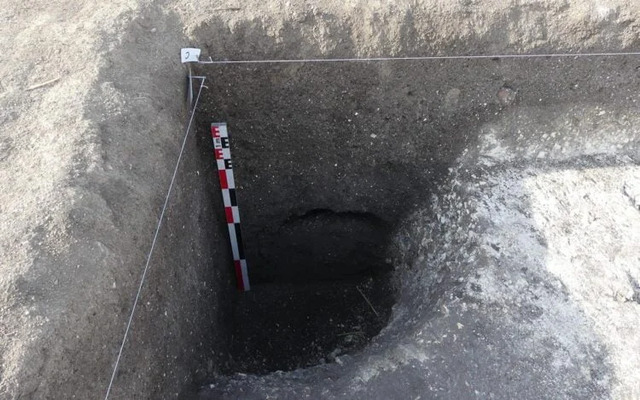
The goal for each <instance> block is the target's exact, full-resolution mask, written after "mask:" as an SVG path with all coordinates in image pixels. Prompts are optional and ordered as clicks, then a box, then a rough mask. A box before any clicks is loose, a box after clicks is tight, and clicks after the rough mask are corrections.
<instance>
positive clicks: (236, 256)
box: [211, 122, 250, 291]
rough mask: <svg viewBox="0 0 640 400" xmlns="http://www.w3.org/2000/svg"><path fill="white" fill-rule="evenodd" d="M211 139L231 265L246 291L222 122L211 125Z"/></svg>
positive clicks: (234, 194)
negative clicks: (226, 228)
mask: <svg viewBox="0 0 640 400" xmlns="http://www.w3.org/2000/svg"><path fill="white" fill-rule="evenodd" d="M211 137H212V138H213V147H214V152H215V156H216V163H217V164H218V176H219V177H220V189H222V200H223V202H224V211H225V215H226V218H227V227H228V228H229V240H230V241H231V252H232V253H233V264H234V267H235V270H236V280H237V282H238V289H240V290H244V291H247V290H249V289H250V286H249V273H248V271H247V260H245V258H244V257H245V256H244V245H243V243H242V234H241V231H240V211H239V210H238V202H237V200H236V185H235V181H234V179H233V165H232V163H231V149H230V148H229V133H228V131H227V124H226V123H224V122H221V123H215V122H214V123H213V124H211Z"/></svg>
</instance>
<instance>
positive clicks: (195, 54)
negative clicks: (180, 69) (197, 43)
mask: <svg viewBox="0 0 640 400" xmlns="http://www.w3.org/2000/svg"><path fill="white" fill-rule="evenodd" d="M180 59H181V60H182V63H183V64H184V63H188V62H198V60H199V59H200V49H194V48H186V49H182V50H180Z"/></svg>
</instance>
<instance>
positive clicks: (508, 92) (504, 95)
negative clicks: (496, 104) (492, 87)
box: [498, 86, 518, 106]
mask: <svg viewBox="0 0 640 400" xmlns="http://www.w3.org/2000/svg"><path fill="white" fill-rule="evenodd" d="M517 95H518V92H516V91H515V90H513V89H511V88H508V87H506V86H503V87H502V88H501V89H500V90H498V100H499V101H500V104H502V105H503V106H510V105H512V104H514V103H515V102H516V98H517Z"/></svg>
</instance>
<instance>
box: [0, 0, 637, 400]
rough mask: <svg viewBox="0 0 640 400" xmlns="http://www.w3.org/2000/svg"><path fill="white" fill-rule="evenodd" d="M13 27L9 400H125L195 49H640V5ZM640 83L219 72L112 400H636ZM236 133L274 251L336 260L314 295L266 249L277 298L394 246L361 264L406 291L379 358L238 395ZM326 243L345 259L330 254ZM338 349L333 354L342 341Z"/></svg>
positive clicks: (3, 278) (21, 21) (5, 259)
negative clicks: (216, 158) (217, 156)
mask: <svg viewBox="0 0 640 400" xmlns="http://www.w3.org/2000/svg"><path fill="white" fill-rule="evenodd" d="M0 20H1V21H2V24H0V54H1V56H0V185H2V186H1V188H0V189H1V190H0V397H2V398H7V399H69V398H77V399H93V398H103V397H104V393H105V391H106V387H107V384H108V382H109V377H110V375H111V371H112V367H113V363H114V362H115V358H116V354H117V351H118V347H119V345H120V341H121V339H122V335H123V333H124V328H125V325H126V322H127V319H128V317H129V312H130V310H131V305H132V302H133V297H134V295H135V291H136V290H137V287H138V283H139V278H140V275H141V273H142V268H143V266H144V263H145V258H146V254H147V252H148V250H149V246H150V243H151V239H152V237H153V232H154V229H155V226H156V223H157V218H158V215H159V211H160V208H161V206H162V204H163V201H164V196H165V194H166V190H167V187H168V184H169V180H170V178H171V174H172V172H173V167H174V164H175V160H176V158H177V155H178V151H179V148H180V143H181V140H182V134H183V133H184V128H185V121H186V119H187V117H188V108H187V106H186V103H185V74H186V70H185V68H184V67H183V66H182V65H180V64H179V61H178V54H179V49H180V48H181V47H185V46H187V45H193V46H196V47H201V48H202V49H203V51H204V53H206V54H207V55H211V56H212V57H214V58H215V59H261V58H299V57H362V56H412V55H426V54H428V55H432V54H446V55H449V54H491V53H494V54H495V53H522V52H558V51H562V52H564V51H573V52H583V51H624V50H636V51H637V50H639V49H640V40H639V39H638V37H639V36H638V35H639V30H640V6H638V5H637V4H635V3H630V2H628V1H622V0H615V1H614V0H611V1H590V0H589V1H588V0H579V1H572V2H568V1H560V2H558V1H551V0H531V1H526V2H522V1H516V0H513V1H509V2H504V1H485V2H478V1H472V0H469V1H456V2H450V1H423V2H418V3H416V2H412V1H404V0H402V1H396V2H393V3H386V2H363V1H346V2H345V1H343V2H333V1H326V2H321V3H316V2H303V1H291V2H286V3H284V4H283V3H280V2H269V1H266V2H265V1H261V2H258V1H248V2H247V1H246V2H242V3H237V2H233V3H232V2H228V1H186V0H185V1H183V0H175V1H166V0H165V1H138V0H122V1H112V2H107V3H104V4H103V3H99V4H98V3H95V2H88V1H75V2H68V1H64V0H58V1H53V2H41V1H26V2H25V1H15V0H5V1H4V2H3V6H2V7H0ZM639 67H640V59H639V58H638V57H626V58H623V57H617V58H607V59H566V60H557V59H540V60H536V61H527V60H517V61H514V60H512V61H507V60H502V61H500V60H484V61H474V62H470V61H456V62H453V61H443V62H429V63H398V62H390V63H383V64H372V63H366V64H358V65H351V64H348V65H347V64H344V65H325V66H307V65H298V64H295V65H287V66H259V67H258V66H243V67H237V66H225V67H216V68H213V67H207V68H206V69H205V68H203V69H202V70H201V71H199V73H202V74H206V75H207V77H208V85H207V88H206V89H205V95H206V96H205V99H206V100H205V102H203V107H202V108H201V109H200V111H199V113H198V115H197V121H196V122H197V123H196V125H197V129H194V131H193V132H192V135H191V137H190V138H189V141H188V142H187V147H186V153H185V154H186V157H185V159H184V162H183V164H182V165H181V168H180V171H179V174H178V176H177V181H176V187H175V192H174V193H173V195H172V198H171V201H170V203H169V209H168V214H167V215H166V220H165V221H164V222H165V225H164V228H163V230H162V231H161V235H160V237H159V241H158V244H157V248H156V251H155V253H154V257H153V259H152V264H151V265H152V268H151V270H150V273H149V276H148V279H147V282H146V284H145V286H144V288H143V292H142V301H141V303H140V308H139V309H138V313H137V314H136V317H135V318H134V320H133V325H132V335H131V337H130V339H129V341H128V343H127V346H125V352H124V358H123V361H122V364H121V366H120V370H119V374H118V375H117V379H116V381H115V386H114V391H113V392H112V397H111V398H114V399H116V398H117V399H147V398H149V399H158V398H176V397H179V396H182V397H185V398H194V397H196V396H200V397H202V398H256V399H263V398H269V397H271V398H292V399H294V398H295V399H300V398H327V399H331V398H340V399H354V398H355V399H357V398H376V399H378V398H379V399H389V398H414V399H417V398H421V399H426V398H448V399H467V398H469V399H471V398H504V399H507V398H529V399H534V398H572V399H577V398H585V399H586V398H616V399H626V398H637V397H638V396H640V387H639V386H638V382H640V375H639V373H640V372H639V371H640V360H639V359H638V356H637V355H638V354H640V342H639V341H638V339H637V338H638V335H636V334H635V333H636V330H637V327H638V326H640V321H639V319H640V316H639V315H640V308H639V307H640V300H639V299H640V286H639V283H638V282H640V270H639V265H640V259H639V254H638V249H637V243H638V241H639V239H640V237H638V232H640V212H639V210H640V208H639V201H640V200H639V198H640V172H639V170H638V165H639V164H640V154H639V153H638V148H639V147H638V145H639V132H640V128H639V127H640V120H638V112H637V111H638V110H637V107H638V101H639V99H638V93H640V92H639V90H638V89H639V85H640V84H639V81H638V79H639V76H638V68H639ZM214 119H215V120H225V121H227V122H229V124H230V129H231V132H232V134H233V135H235V137H236V138H238V139H237V140H236V141H235V142H234V144H233V146H236V147H235V148H234V154H236V155H237V158H238V159H237V162H236V165H237V167H236V168H237V174H238V178H239V181H241V182H243V183H242V184H243V186H244V187H243V190H244V195H243V196H244V199H243V203H242V204H243V213H245V215H246V218H247V222H248V223H249V222H250V225H249V226H248V229H249V230H248V233H249V234H250V236H253V237H255V238H260V237H261V236H260V234H261V232H262V235H263V236H262V239H263V240H262V243H266V244H269V243H275V244H277V243H278V242H277V241H274V240H273V238H272V236H273V235H274V234H275V233H277V232H280V234H282V235H283V236H284V237H288V239H287V240H286V241H285V243H290V244H292V245H294V246H298V247H297V248H298V249H299V251H298V253H304V252H309V251H311V252H312V253H311V254H313V259H314V263H312V264H309V265H308V266H309V269H308V270H304V269H302V270H298V267H297V266H299V265H300V262H299V261H298V260H297V259H294V260H292V261H291V262H290V263H288V264H287V263H284V264H283V265H282V266H281V268H280V267H279V266H280V264H279V263H278V262H277V260H278V259H279V257H281V256H282V253H283V252H285V251H286V248H287V246H286V245H285V246H282V244H281V247H280V248H277V247H276V248H275V250H273V252H272V253H269V252H264V251H262V252H261V249H260V247H259V245H255V246H258V247H254V248H249V249H248V251H249V252H253V254H254V258H255V257H257V258H258V259H260V260H262V261H261V263H259V264H270V265H271V267H270V268H269V270H265V272H264V274H263V275H262V276H261V277H260V276H259V275H260V272H259V273H258V275H257V277H259V278H260V279H262V280H263V281H264V282H267V281H272V282H273V281H275V280H278V279H280V281H281V282H284V284H287V285H290V284H291V282H294V281H295V280H296V279H298V280H299V279H300V277H307V276H309V275H314V274H315V276H316V277H319V276H322V273H323V267H322V266H323V265H330V266H332V267H333V268H335V271H343V272H344V271H353V270H354V269H357V268H362V262H358V263H355V264H354V263H347V262H338V263H337V264H336V261H335V260H336V259H340V260H344V258H345V257H346V258H349V257H350V254H351V253H350V252H352V250H353V249H354V246H355V247H362V246H364V247H365V248H367V247H368V248H371V249H375V248H376V247H378V248H379V247H383V246H384V244H386V247H385V248H384V251H382V250H381V251H380V253H379V254H378V253H376V252H375V251H369V252H368V253H367V254H369V255H373V256H372V258H366V257H365V258H364V259H363V262H364V263H366V264H367V265H371V264H372V260H378V261H380V263H379V265H378V266H381V267H383V268H388V265H392V266H393V268H394V269H395V276H396V278H397V280H398V282H399V287H398V289H399V290H398V292H397V296H396V298H395V301H396V305H395V306H394V307H393V309H392V310H390V319H389V322H388V325H387V326H386V327H384V328H383V329H382V331H381V332H380V333H379V334H378V335H377V336H375V337H374V338H373V339H372V340H371V342H370V343H368V344H367V345H366V346H359V347H358V346H356V347H357V348H358V349H360V350H359V351H356V352H353V353H351V354H348V355H338V354H337V353H336V354H334V355H333V356H332V358H331V359H326V360H325V361H332V360H334V362H328V363H326V364H322V365H318V366H315V367H310V368H306V369H300V370H295V371H289V372H275V373H272V374H268V375H262V376H254V375H232V376H227V377H223V376H222V373H223V372H225V373H226V372H228V371H237V372H242V371H241V369H243V368H245V367H242V366H240V367H238V364H237V363H234V359H233V358H232V355H231V354H230V349H232V348H233V347H234V346H236V347H238V344H239V343H237V342H233V336H232V334H233V332H234V329H238V328H237V324H236V325H234V323H233V321H234V319H235V318H236V316H237V315H238V312H237V311H235V314H234V311H233V310H234V307H237V306H238V305H240V304H241V302H242V301H246V299H244V300H243V299H242V298H241V297H240V296H241V295H240V294H239V293H236V292H235V291H234V290H233V286H234V285H233V281H232V274H231V271H230V268H229V251H228V248H227V242H226V240H227V239H226V236H225V231H224V229H225V227H224V225H223V224H222V223H221V222H222V216H221V215H220V213H219V211H218V210H219V206H220V199H219V193H218V192H217V187H216V185H215V180H214V179H212V177H214V176H215V174H214V171H213V167H214V165H213V163H212V162H211V153H210V151H211V149H210V138H209V137H208V136H207V129H206V127H207V125H208V124H209V123H210V122H212V120H214ZM327 148H329V149H331V151H330V152H325V149H327ZM276 158H277V159H279V160H282V164H275V163H274V162H273V160H274V159H276ZM292 167H294V168H292ZM285 171H292V172H290V173H289V174H288V175H286V174H285ZM283 174H284V176H285V177H286V179H285V180H284V181H281V180H277V181H276V180H275V179H276V177H278V179H280V177H282V176H283ZM278 184H280V185H281V186H282V189H281V190H282V192H281V193H280V194H278V195H277V194H276V190H275V187H276V185H278ZM329 187H332V188H333V189H332V190H327V188H329ZM292 199H293V200H292ZM313 210H316V211H315V212H316V213H318V212H319V214H314V211H313ZM323 210H325V211H323ZM308 213H311V214H308ZM323 213H325V214H326V215H324V217H318V215H322V214H323ZM305 215H307V216H309V215H310V216H311V217H309V218H306V219H307V221H306V222H305V221H304V220H305V218H302V219H300V218H301V217H304V216H305ZM314 215H315V216H314ZM354 215H355V216H363V215H365V216H367V217H366V218H360V217H354ZM345 217H346V218H345ZM243 218H244V217H243ZM296 218H297V219H296ZM251 221H252V222H251ZM336 226H337V227H343V228H341V229H337V230H336ZM316 229H318V230H319V232H320V233H321V235H319V236H322V235H333V236H335V238H338V239H336V240H335V242H334V244H333V245H332V246H329V247H336V246H338V244H340V245H341V246H342V247H340V252H339V253H337V254H338V255H333V256H331V255H330V252H329V251H328V250H327V249H328V248H329V247H322V246H320V247H315V246H309V245H308V243H309V241H313V240H314V236H313V235H312V234H311V233H312V232H313V231H315V230H316ZM345 230H347V231H348V230H351V231H352V232H354V235H353V236H356V235H357V236H358V237H359V238H360V239H361V242H357V241H351V240H347V239H350V237H349V235H346V236H344V234H343V232H344V231H345ZM274 232H275V233H274ZM341 234H342V235H343V236H340V235H341ZM305 235H306V236H305ZM345 238H346V239H345ZM302 239H305V240H302ZM296 240H299V241H300V242H299V243H298V242H296ZM252 243H257V242H252ZM266 247H268V246H265V248H266ZM314 251H315V252H316V253H313V252H314ZM383 253H384V254H385V257H384V260H381V259H382V258H383V257H382V256H381V255H382V254H383ZM387 253H389V258H390V260H389V261H388V262H387V260H386V258H387V257H386V254H387ZM332 257H334V258H332ZM315 261H317V262H315ZM373 264H375V263H373ZM301 268H304V267H301ZM364 270H366V268H364ZM335 271H334V272H335ZM359 271H360V272H362V271H363V270H359ZM334 272H332V273H331V275H332V276H333V275H334ZM260 279H258V280H260ZM314 279H315V278H314ZM265 290H266V289H265ZM332 290H338V289H337V288H330V289H327V292H326V293H331V292H332ZM258 293H259V291H256V294H258ZM269 299H270V301H277V297H276V296H273V297H269ZM336 299H339V296H334V295H330V300H331V301H336V302H337V303H338V304H341V301H338V300H336ZM361 299H362V297H360V298H358V300H357V301H359V302H360V303H358V304H357V305H354V307H353V310H361V314H362V313H364V312H368V311H366V310H367V308H366V307H365V306H364V303H361ZM355 301H356V300H353V301H352V300H349V299H348V298H345V300H344V302H355ZM329 303H330V301H329ZM268 304H271V303H269V302H265V303H264V304H260V303H258V306H267V305H268ZM258 306H255V307H256V308H255V309H258V308H259V307H258ZM337 307H340V305H338V306H337ZM236 310H237V308H236ZM344 311H345V313H348V312H347V311H349V310H344ZM296 315H298V316H303V315H304V310H303V309H300V310H299V313H297V314H296ZM261 318H263V319H266V318H265V316H264V315H262V316H261ZM325 325H326V324H325ZM301 326H303V327H304V325H301ZM307 328H308V326H307ZM328 328H331V329H327V332H330V333H328V334H327V335H325V336H323V338H324V339H326V338H328V337H329V336H330V335H339V334H340V333H341V332H338V331H337V330H336V329H334V328H336V327H331V326H329V327H328ZM379 328H380V327H379V326H378V327H377V328H376V331H377V329H379ZM374 334H375V332H373V333H371V334H370V336H372V335H374ZM249 336H251V335H249ZM307 336H308V335H307ZM278 340H281V338H278ZM299 344H300V345H301V347H299V349H300V348H302V349H304V346H302V345H303V344H304V343H302V342H301V343H299ZM333 344H334V343H330V342H328V344H327V345H326V347H327V349H326V350H327V351H329V350H330V348H331V347H333ZM240 347H242V346H240ZM297 351H303V350H297ZM322 353H325V352H324V351H323V352H322ZM236 354H237V353H236ZM269 356H270V357H275V355H274V354H271V355H269ZM316 356H317V357H320V356H321V354H320V353H318V354H313V357H316ZM247 357H248V356H247ZM257 359H258V358H256V359H255V360H257ZM255 360H249V361H250V363H249V364H251V362H254V361H255ZM319 361H320V360H319ZM276 364H277V363H276ZM293 364H294V363H289V364H288V365H289V366H291V365H293ZM253 365H254V366H255V365H256V364H253ZM300 365H301V366H302V365H304V366H306V365H308V364H307V363H301V364H300ZM258 366H259V367H260V365H259V364H258ZM275 368H277V367H275ZM255 371H257V372H264V371H260V368H258V367H256V369H255ZM205 384H206V385H205ZM200 385H204V386H203V387H204V389H203V390H199V389H198V388H199V386H200Z"/></svg>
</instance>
